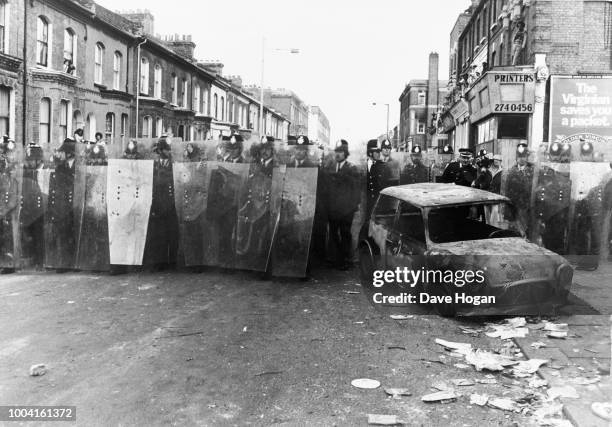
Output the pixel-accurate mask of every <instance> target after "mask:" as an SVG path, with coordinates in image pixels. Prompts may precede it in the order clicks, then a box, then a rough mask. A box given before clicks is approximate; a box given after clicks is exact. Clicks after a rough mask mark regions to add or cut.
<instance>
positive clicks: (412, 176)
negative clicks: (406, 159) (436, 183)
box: [400, 145, 429, 185]
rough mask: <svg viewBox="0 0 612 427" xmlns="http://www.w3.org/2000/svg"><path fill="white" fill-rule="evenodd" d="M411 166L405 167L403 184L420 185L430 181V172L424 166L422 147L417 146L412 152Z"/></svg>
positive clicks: (402, 176) (402, 177)
mask: <svg viewBox="0 0 612 427" xmlns="http://www.w3.org/2000/svg"><path fill="white" fill-rule="evenodd" d="M410 160H412V163H411V164H408V165H406V166H405V167H404V170H403V171H402V174H401V180H400V182H401V184H402V185H404V184H418V183H420V182H428V181H429V170H428V169H427V167H426V166H425V165H424V164H423V151H422V150H421V146H419V145H415V146H413V147H412V150H411V152H410Z"/></svg>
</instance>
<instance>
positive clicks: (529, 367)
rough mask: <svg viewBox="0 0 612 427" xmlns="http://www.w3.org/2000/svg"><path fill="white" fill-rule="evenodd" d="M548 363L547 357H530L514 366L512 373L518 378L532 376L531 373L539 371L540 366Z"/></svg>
mask: <svg viewBox="0 0 612 427" xmlns="http://www.w3.org/2000/svg"><path fill="white" fill-rule="evenodd" d="M545 363H548V360H545V359H530V360H521V361H520V362H519V363H517V364H516V365H515V366H514V367H513V368H512V375H514V376H515V377H518V378H526V377H529V376H531V374H533V373H535V372H537V370H538V369H540V366H542V365H544V364H545Z"/></svg>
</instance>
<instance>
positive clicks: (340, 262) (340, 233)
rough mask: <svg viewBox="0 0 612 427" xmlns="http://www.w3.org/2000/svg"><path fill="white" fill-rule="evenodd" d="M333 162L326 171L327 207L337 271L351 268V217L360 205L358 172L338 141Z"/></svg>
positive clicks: (346, 147) (345, 142) (344, 148)
mask: <svg viewBox="0 0 612 427" xmlns="http://www.w3.org/2000/svg"><path fill="white" fill-rule="evenodd" d="M334 153H335V162H334V163H333V164H329V165H327V166H326V167H325V172H326V173H325V175H326V177H327V179H326V187H327V188H326V192H325V197H326V203H325V205H326V207H327V209H326V210H327V218H328V221H329V234H330V241H331V242H332V244H333V245H334V246H335V248H336V259H335V261H334V265H335V267H336V268H338V269H340V270H348V269H349V268H350V266H351V250H352V241H353V237H352V235H351V226H352V224H353V217H354V215H355V212H357V209H358V208H359V203H360V201H361V191H360V189H359V172H358V171H357V168H356V167H355V166H354V165H353V164H352V163H350V162H348V161H347V158H348V156H349V149H348V142H347V141H345V140H340V141H338V142H337V143H336V148H335V149H334Z"/></svg>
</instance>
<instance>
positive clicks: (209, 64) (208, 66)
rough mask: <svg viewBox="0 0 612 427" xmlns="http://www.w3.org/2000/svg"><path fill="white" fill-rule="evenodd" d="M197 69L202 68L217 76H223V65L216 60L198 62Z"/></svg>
mask: <svg viewBox="0 0 612 427" xmlns="http://www.w3.org/2000/svg"><path fill="white" fill-rule="evenodd" d="M198 67H200V68H203V69H205V70H206V71H209V72H211V73H213V74H215V75H217V76H222V75H223V64H222V63H221V62H219V61H218V60H215V61H204V62H198Z"/></svg>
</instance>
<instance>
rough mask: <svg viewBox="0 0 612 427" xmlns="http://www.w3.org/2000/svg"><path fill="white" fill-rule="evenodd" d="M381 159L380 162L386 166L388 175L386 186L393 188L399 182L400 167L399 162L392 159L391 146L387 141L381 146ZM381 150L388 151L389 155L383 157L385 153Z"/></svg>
mask: <svg viewBox="0 0 612 427" xmlns="http://www.w3.org/2000/svg"><path fill="white" fill-rule="evenodd" d="M380 148H381V157H380V160H382V161H383V162H384V163H385V164H386V165H387V174H388V178H387V184H386V185H387V186H389V187H390V186H394V185H399V184H400V181H401V166H400V162H398V161H397V160H396V159H394V158H393V157H392V156H391V150H392V149H393V146H392V145H391V141H389V140H388V139H385V140H384V141H383V142H382V143H381V145H380ZM382 150H389V155H388V156H385V153H384V152H383V151H382Z"/></svg>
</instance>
